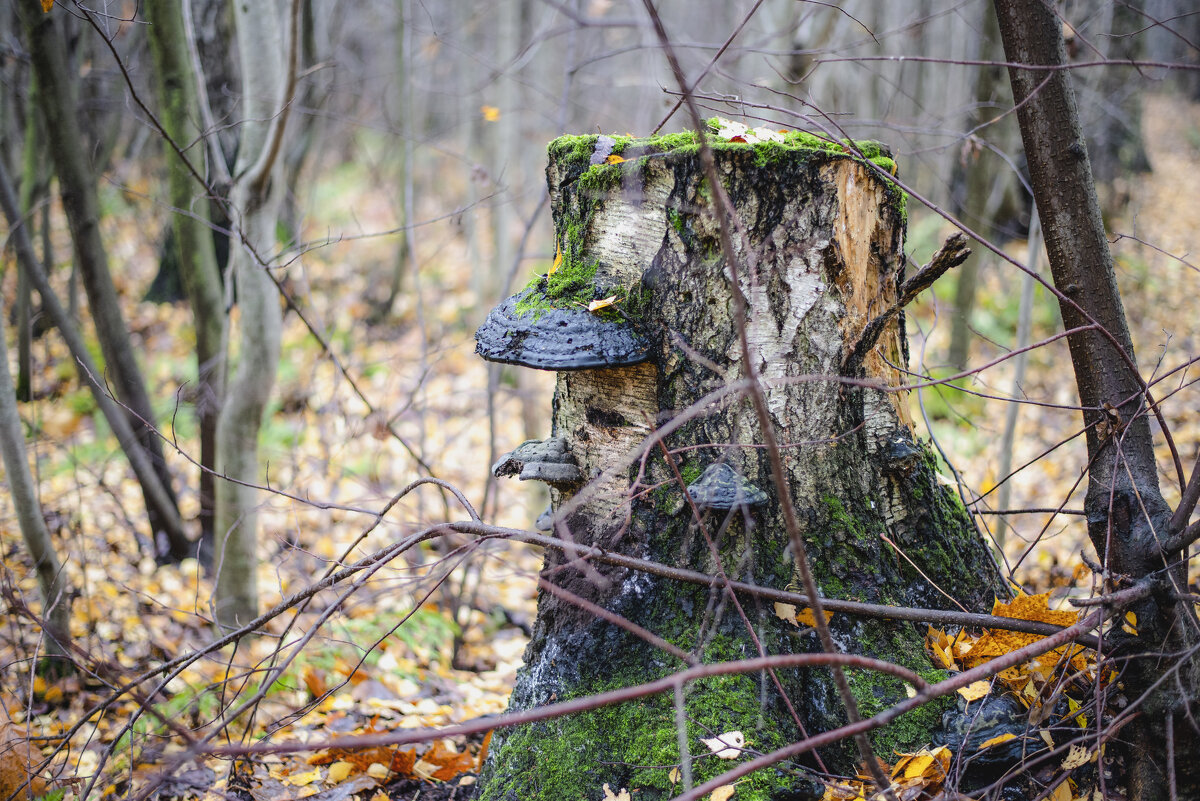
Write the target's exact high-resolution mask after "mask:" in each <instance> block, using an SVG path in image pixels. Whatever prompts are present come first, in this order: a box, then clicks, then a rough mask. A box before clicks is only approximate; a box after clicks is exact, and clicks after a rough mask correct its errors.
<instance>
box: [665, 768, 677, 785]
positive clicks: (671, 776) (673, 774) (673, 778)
mask: <svg viewBox="0 0 1200 801" xmlns="http://www.w3.org/2000/svg"><path fill="white" fill-rule="evenodd" d="M667 778H668V779H670V780H671V784H679V779H680V775H679V768H671V772H670V773H668V774H667Z"/></svg>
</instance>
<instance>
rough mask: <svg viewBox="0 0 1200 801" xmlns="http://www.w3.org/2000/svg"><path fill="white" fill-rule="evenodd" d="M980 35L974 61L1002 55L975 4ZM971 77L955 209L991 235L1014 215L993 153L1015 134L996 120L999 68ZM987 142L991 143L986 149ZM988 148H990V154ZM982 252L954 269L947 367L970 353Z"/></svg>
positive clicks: (1002, 95)
mask: <svg viewBox="0 0 1200 801" xmlns="http://www.w3.org/2000/svg"><path fill="white" fill-rule="evenodd" d="M980 10H981V12H982V14H981V17H982V19H981V20H980V25H981V31H980V37H979V46H978V53H976V54H975V57H976V58H977V59H978V60H980V61H999V60H1000V58H1001V56H1002V55H1003V48H1002V47H1001V45H1000V31H999V29H998V28H997V27H996V15H995V13H993V12H992V9H991V8H988V7H987V6H983V7H981V9H980ZM976 69H977V70H978V72H977V73H976V76H975V102H974V104H973V105H972V107H971V112H970V113H969V114H968V115H967V120H966V123H967V130H968V131H971V132H972V133H971V134H970V137H969V139H968V140H967V142H966V143H965V145H964V149H963V153H962V158H961V159H960V161H959V165H960V170H959V172H960V173H965V175H964V176H963V184H965V190H964V194H965V196H960V198H961V202H957V203H955V207H956V208H955V213H956V214H958V215H959V216H960V218H961V219H962V220H963V222H964V223H965V224H966V225H968V226H969V227H970V228H971V229H972V230H974V231H977V232H979V233H980V234H981V235H983V236H993V235H994V234H995V232H996V231H997V230H999V226H998V225H997V222H998V220H997V217H998V216H999V215H1000V212H1001V209H1002V208H1003V207H1005V206H1007V207H1008V208H1007V210H1006V212H1007V213H1006V214H1005V215H1004V216H1005V217H1008V218H1009V219H1011V218H1012V217H1014V216H1015V211H1016V206H1017V205H1018V203H1017V201H1016V195H1017V189H1018V183H1017V180H1016V176H1015V175H1013V168H1012V167H1011V166H1010V165H1009V162H1008V161H1006V160H1005V159H1004V158H1003V157H1002V156H1001V155H998V153H999V154H1007V153H1012V152H1015V151H1016V149H1017V144H1018V143H1017V132H1016V129H1015V126H1014V125H1013V124H1012V122H1011V121H1010V120H1009V119H1006V118H1001V119H998V120H996V121H995V122H991V123H990V124H988V123H989V121H990V120H992V119H994V118H998V117H1000V116H1001V112H1000V109H1001V108H1002V107H1004V106H1007V105H1008V103H1009V102H1010V101H1009V100H1008V98H1007V97H1006V95H1007V94H1008V89H1007V86H1006V84H1005V81H1004V71H1003V67H1000V66H991V65H986V66H979V67H976ZM989 144H990V145H991V147H989ZM993 148H994V149H995V151H998V152H994V151H993ZM986 253H987V251H985V250H983V249H982V248H975V249H974V251H973V252H972V254H971V256H970V257H969V258H968V259H967V260H966V261H965V262H963V264H962V266H961V267H959V268H958V271H957V272H958V283H957V284H956V285H955V293H954V315H953V316H952V317H951V319H950V348H949V362H950V368H951V369H952V370H954V371H955V372H961V371H962V370H963V369H964V368H965V367H966V366H967V359H968V357H969V356H970V350H971V339H972V337H973V336H974V335H973V334H972V332H971V314H972V312H973V311H974V309H975V291H976V287H977V285H978V283H979V269H980V267H981V266H982V263H981V262H982V261H983V259H985V258H986V255H985V254H986Z"/></svg>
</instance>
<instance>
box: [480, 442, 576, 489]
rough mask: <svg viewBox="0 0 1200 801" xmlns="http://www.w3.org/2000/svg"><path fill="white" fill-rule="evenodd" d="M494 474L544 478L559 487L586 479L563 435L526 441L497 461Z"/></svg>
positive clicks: (499, 476)
mask: <svg viewBox="0 0 1200 801" xmlns="http://www.w3.org/2000/svg"><path fill="white" fill-rule="evenodd" d="M492 475H494V476H495V477H496V478H503V477H505V476H517V477H518V478H520V479H521V480H522V481H541V482H544V483H546V484H549V485H551V486H555V487H557V486H561V485H566V484H578V483H579V482H581V481H583V473H582V472H581V471H580V470H579V466H578V465H577V464H576V463H575V457H574V456H572V455H571V451H570V449H569V448H568V447H567V441H566V440H565V439H563V438H562V437H550V438H549V439H544V440H543V439H530V440H526V441H525V442H522V443H521V444H520V445H518V446H517V447H516V448H514V449H513V450H512V451H510V452H508V453H506V454H504V455H503V456H501V457H500V458H499V459H498V460H496V463H495V464H494V465H492Z"/></svg>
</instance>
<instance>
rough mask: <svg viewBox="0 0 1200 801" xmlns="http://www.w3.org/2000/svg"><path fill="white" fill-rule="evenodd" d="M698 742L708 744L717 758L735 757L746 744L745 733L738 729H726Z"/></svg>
mask: <svg viewBox="0 0 1200 801" xmlns="http://www.w3.org/2000/svg"><path fill="white" fill-rule="evenodd" d="M700 742H702V743H704V744H705V745H707V746H708V750H709V751H712V752H713V753H714V754H715V755H716V756H717V757H718V758H719V759H737V758H738V757H739V756H741V754H742V749H743V748H744V747H745V746H746V735H744V734H742V733H741V732H740V731H727V732H725V733H724V734H721V735H718V736H716V737H712V738H709V739H707V740H703V739H702V740H701V741H700Z"/></svg>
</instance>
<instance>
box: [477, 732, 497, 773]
mask: <svg viewBox="0 0 1200 801" xmlns="http://www.w3.org/2000/svg"><path fill="white" fill-rule="evenodd" d="M495 731H496V730H495V729H492V730H491V731H489V732H488V733H487V734H485V735H483V742H482V743H480V744H479V769H480V770H483V763H484V760H486V759H487V754H488V746H490V745H491V744H492V733H493V732H495Z"/></svg>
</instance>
